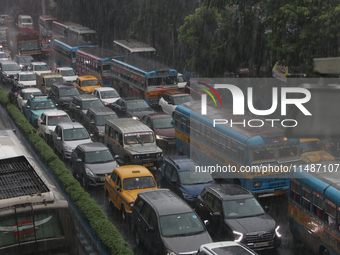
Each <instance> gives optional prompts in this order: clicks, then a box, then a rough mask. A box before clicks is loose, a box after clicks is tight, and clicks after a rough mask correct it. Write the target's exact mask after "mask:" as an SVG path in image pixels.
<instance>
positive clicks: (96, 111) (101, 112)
mask: <svg viewBox="0 0 340 255" xmlns="http://www.w3.org/2000/svg"><path fill="white" fill-rule="evenodd" d="M88 111H90V112H93V113H94V114H95V115H105V114H116V112H115V111H114V110H112V109H111V108H109V107H93V108H90V109H88ZM116 115H117V114H116Z"/></svg>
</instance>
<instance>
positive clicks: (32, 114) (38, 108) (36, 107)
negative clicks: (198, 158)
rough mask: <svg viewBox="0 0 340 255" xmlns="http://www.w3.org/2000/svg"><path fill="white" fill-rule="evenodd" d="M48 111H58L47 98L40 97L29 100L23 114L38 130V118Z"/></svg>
mask: <svg viewBox="0 0 340 255" xmlns="http://www.w3.org/2000/svg"><path fill="white" fill-rule="evenodd" d="M48 110H57V107H56V106H55V104H54V103H53V101H52V100H51V99H49V98H48V97H47V96H39V95H38V96H33V97H30V98H29V99H28V100H27V102H26V104H25V107H24V109H23V113H24V115H25V117H26V119H27V120H28V121H29V122H30V123H31V125H32V126H33V127H35V128H38V118H39V117H40V115H41V114H42V113H43V112H45V111H48Z"/></svg>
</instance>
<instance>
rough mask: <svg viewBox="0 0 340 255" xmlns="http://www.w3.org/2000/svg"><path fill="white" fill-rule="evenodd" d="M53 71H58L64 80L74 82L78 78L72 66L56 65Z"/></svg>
mask: <svg viewBox="0 0 340 255" xmlns="http://www.w3.org/2000/svg"><path fill="white" fill-rule="evenodd" d="M53 73H60V74H61V75H62V76H63V79H64V81H68V82H75V81H76V80H77V78H78V75H77V74H76V72H75V71H74V70H73V68H72V67H58V68H56V69H55V70H54V71H53Z"/></svg>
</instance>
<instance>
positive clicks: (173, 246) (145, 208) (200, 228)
mask: <svg viewBox="0 0 340 255" xmlns="http://www.w3.org/2000/svg"><path fill="white" fill-rule="evenodd" d="M132 227H133V232H134V234H135V241H136V244H137V245H139V244H140V243H143V244H144V245H145V246H146V248H147V249H148V250H150V251H151V253H152V254H196V253H197V250H198V248H199V247H200V246H201V245H202V244H205V243H211V242H212V239H211V237H210V235H209V233H208V231H207V230H206V228H205V226H204V224H203V223H202V221H201V220H200V219H199V217H197V214H196V213H195V212H194V211H193V210H192V208H191V207H190V206H189V205H188V204H187V203H185V202H184V201H183V200H182V199H181V198H180V197H178V196H177V195H176V194H174V193H173V192H171V191H170V190H168V189H157V190H148V191H142V192H139V193H138V197H137V199H136V201H135V204H134V206H133V209H132Z"/></svg>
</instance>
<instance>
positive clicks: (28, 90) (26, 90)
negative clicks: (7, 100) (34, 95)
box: [20, 88, 42, 94]
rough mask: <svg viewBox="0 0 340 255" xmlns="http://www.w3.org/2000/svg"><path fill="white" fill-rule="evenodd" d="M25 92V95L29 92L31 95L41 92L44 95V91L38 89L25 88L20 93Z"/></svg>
mask: <svg viewBox="0 0 340 255" xmlns="http://www.w3.org/2000/svg"><path fill="white" fill-rule="evenodd" d="M23 92H24V93H25V92H28V93H30V92H41V94H42V91H41V90H40V89H38V88H25V89H22V90H21V92H20V93H23Z"/></svg>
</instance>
